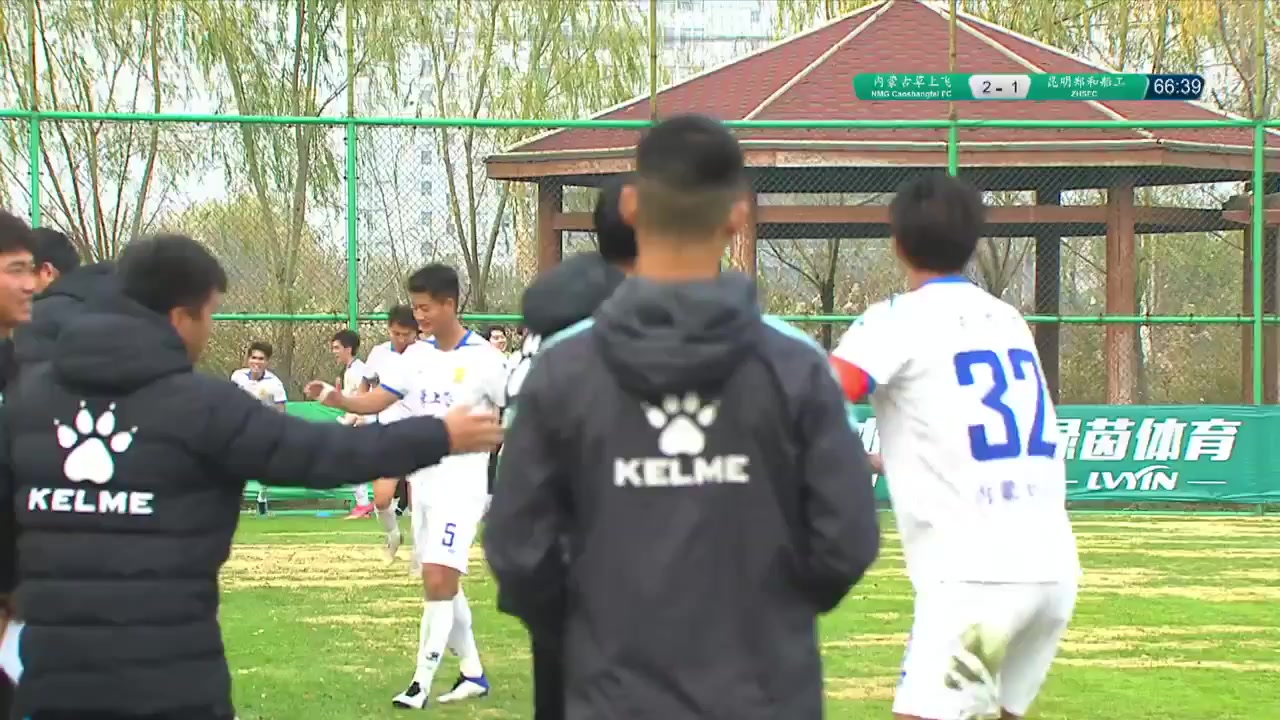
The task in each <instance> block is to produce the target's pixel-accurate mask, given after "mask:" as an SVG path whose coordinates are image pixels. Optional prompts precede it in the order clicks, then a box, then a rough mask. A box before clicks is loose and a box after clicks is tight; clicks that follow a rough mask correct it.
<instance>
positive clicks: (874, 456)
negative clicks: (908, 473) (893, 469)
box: [867, 453, 884, 475]
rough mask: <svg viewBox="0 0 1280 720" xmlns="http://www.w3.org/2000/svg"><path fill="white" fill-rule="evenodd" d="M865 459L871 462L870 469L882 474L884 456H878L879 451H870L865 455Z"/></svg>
mask: <svg viewBox="0 0 1280 720" xmlns="http://www.w3.org/2000/svg"><path fill="white" fill-rule="evenodd" d="M867 461H868V462H870V463H871V469H872V470H875V471H876V472H877V473H879V474H881V475H883V474H884V458H882V457H880V453H870V454H868V455H867Z"/></svg>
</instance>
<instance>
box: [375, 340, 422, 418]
mask: <svg viewBox="0 0 1280 720" xmlns="http://www.w3.org/2000/svg"><path fill="white" fill-rule="evenodd" d="M417 344H418V343H416V342H415V343H412V344H410V345H409V347H407V348H405V352H406V353H407V352H408V351H409V350H411V349H412V348H413V347H414V346H415V345H417ZM403 362H404V355H403V354H401V353H398V352H396V349H395V346H394V345H392V344H391V341H390V340H388V341H386V342H384V343H382V344H381V345H376V346H374V348H373V349H372V350H370V351H369V359H368V360H367V361H366V362H365V369H366V378H367V379H368V380H370V381H371V382H372V381H373V380H377V381H378V382H379V384H384V383H382V379H383V378H391V379H392V381H393V382H396V379H397V378H400V377H401V375H402V373H401V372H400V365H401V364H402V363H403ZM393 392H394V390H393ZM397 395H399V396H400V397H401V398H403V397H404V395H403V394H402V393H397ZM412 414H413V413H412V412H411V411H410V408H409V406H408V405H407V404H406V403H405V401H404V400H403V399H401V400H400V401H398V402H397V403H395V404H394V405H392V406H391V407H389V408H387V409H386V410H383V411H382V412H380V413H378V415H377V420H378V422H380V423H389V422H395V421H396V420H400V419H402V418H407V417H409V416H411V415H412Z"/></svg>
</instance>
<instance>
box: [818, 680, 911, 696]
mask: <svg viewBox="0 0 1280 720" xmlns="http://www.w3.org/2000/svg"><path fill="white" fill-rule="evenodd" d="M897 686H898V679H897V678H896V677H829V678H827V681H826V683H825V686H824V687H825V691H826V696H827V697H829V698H834V699H836V700H892V699H893V691H894V689H895V688H897Z"/></svg>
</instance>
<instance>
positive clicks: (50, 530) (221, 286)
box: [0, 235, 501, 720]
mask: <svg viewBox="0 0 1280 720" xmlns="http://www.w3.org/2000/svg"><path fill="white" fill-rule="evenodd" d="M118 274H119V282H120V285H121V290H122V295H121V296H120V297H119V298H116V299H113V300H111V301H108V302H104V303H102V304H101V305H100V306H98V307H94V308H92V309H91V310H87V311H86V312H84V313H83V314H82V315H81V316H80V317H78V318H75V319H74V320H73V321H72V322H71V323H70V324H69V325H68V326H67V328H66V332H64V333H62V335H61V336H59V339H58V342H57V346H56V348H55V351H54V358H53V361H52V362H50V363H45V364H40V365H36V366H33V367H31V368H24V370H23V372H22V373H21V374H20V376H19V377H18V380H17V382H16V384H15V387H14V388H13V389H12V390H11V393H10V404H11V405H10V408H9V410H10V411H11V412H8V413H6V414H5V415H4V421H5V422H4V423H3V429H4V431H5V434H4V436H3V438H2V442H0V449H3V450H4V453H3V458H4V459H5V460H6V462H4V463H3V464H2V465H0V470H2V471H3V473H4V475H3V476H4V477H5V478H6V479H7V481H8V482H9V483H11V487H13V488H16V493H11V494H10V496H15V495H16V497H18V498H21V503H20V505H19V507H18V509H17V517H18V520H19V523H20V526H21V533H20V535H19V553H20V555H22V556H24V557H32V558H39V559H40V561H39V563H38V565H37V564H35V563H33V564H32V565H29V566H24V567H22V568H21V576H20V578H19V583H18V586H17V609H18V611H19V613H20V614H21V616H22V617H23V618H24V619H25V620H26V623H27V625H26V627H25V629H24V631H23V635H22V659H23V662H24V664H25V668H24V674H23V676H22V682H21V684H20V685H19V686H18V691H17V696H18V701H17V710H18V711H19V712H21V713H23V714H24V716H25V717H30V718H31V720H71V719H72V718H74V719H75V720H107V719H110V720H128V719H129V718H146V719H147V720H230V719H231V718H232V717H233V716H234V711H233V708H232V702H231V674H230V671H229V669H228V667H227V661H226V655H225V652H224V649H223V642H222V637H221V632H220V629H219V626H218V599H219V598H218V595H219V593H218V572H219V569H220V568H221V567H222V564H223V563H224V562H225V561H226V559H227V556H228V555H229V553H230V551H231V542H232V537H233V535H234V533H235V529H236V524H237V523H238V521H239V518H240V495H241V493H242V492H243V490H244V485H245V482H246V479H247V478H262V479H263V480H264V481H267V482H275V483H278V484H296V485H298V486H301V487H311V488H317V489H327V488H333V487H337V486H339V485H343V484H346V483H349V482H350V481H351V480H353V479H368V478H374V477H378V476H380V475H398V474H401V473H407V472H410V471H412V470H414V469H416V468H421V467H426V466H430V465H434V464H436V463H438V462H440V461H441V460H443V459H444V458H445V457H446V456H447V455H448V454H449V453H450V452H467V451H484V450H487V449H488V448H491V447H493V446H494V445H495V444H496V443H497V442H498V440H500V438H501V431H500V428H499V426H498V423H497V418H496V415H495V414H493V413H482V414H473V413H472V412H471V411H470V409H468V408H461V409H459V410H458V411H455V412H453V413H451V414H450V415H448V416H446V417H445V418H444V419H443V420H441V419H439V418H414V419H411V420H406V421H404V422H401V423H396V424H393V425H370V426H367V427H359V428H348V427H343V426H341V425H338V424H337V423H313V422H308V421H306V420H301V419H298V418H293V417H290V416H288V415H285V414H284V413H280V412H276V411H275V410H273V409H270V408H268V407H264V406H263V405H262V404H261V403H259V402H257V401H256V400H254V399H253V398H251V397H248V396H247V395H246V394H245V393H244V392H243V391H241V390H239V389H237V388H236V387H235V386H234V385H232V384H231V383H228V382H227V381H225V380H219V379H217V378H213V377H209V376H207V375H204V374H201V373H198V372H196V371H195V369H194V364H195V363H196V362H197V361H198V360H199V358H200V356H201V354H202V353H203V351H204V349H205V346H206V345H207V343H208V339H209V333H210V331H211V328H212V323H213V318H212V316H213V313H214V311H215V310H216V309H217V307H218V304H219V302H220V300H221V298H222V295H223V293H224V292H225V291H226V288H227V278H226V274H225V272H224V271H223V269H222V267H221V265H219V263H218V261H217V260H216V259H215V258H214V257H213V256H212V255H211V254H209V251H208V250H206V249H205V248H204V247H203V246H201V245H200V244H199V243H197V242H195V241H194V240H191V239H190V238H187V237H184V236H177V235H165V236H158V237H154V238H147V239H141V240H135V241H133V242H131V243H130V244H129V245H128V246H126V248H125V249H124V252H123V253H121V255H120V259H119V266H118ZM86 559H91V561H89V562H86Z"/></svg>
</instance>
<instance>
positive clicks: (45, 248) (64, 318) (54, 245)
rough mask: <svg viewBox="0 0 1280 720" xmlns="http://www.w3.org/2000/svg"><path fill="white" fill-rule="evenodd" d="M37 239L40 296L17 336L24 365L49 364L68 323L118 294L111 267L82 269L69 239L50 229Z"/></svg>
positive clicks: (104, 264)
mask: <svg viewBox="0 0 1280 720" xmlns="http://www.w3.org/2000/svg"><path fill="white" fill-rule="evenodd" d="M35 235H36V238H37V251H36V254H35V263H36V268H37V270H36V276H37V278H38V283H39V287H38V289H37V292H38V294H37V295H36V297H35V300H34V302H33V303H32V306H31V322H29V323H27V324H26V325H23V326H22V327H20V328H18V330H17V331H16V332H15V333H14V344H15V346H16V350H17V354H18V362H19V363H20V364H24V365H25V364H27V363H31V362H40V361H44V360H49V359H50V355H51V353H52V352H53V344H54V341H56V340H57V339H58V333H59V332H61V330H62V328H63V327H64V326H65V325H66V324H67V322H68V321H69V320H70V319H71V318H73V317H75V316H76V315H77V314H78V313H79V312H80V310H81V309H82V308H83V307H84V306H85V305H86V303H92V302H94V301H96V300H97V299H100V298H105V297H107V296H108V295H109V294H111V293H113V292H115V291H116V287H115V276H114V266H113V264H112V263H109V262H101V263H94V264H92V265H83V266H82V265H80V258H79V256H77V255H76V249H75V246H74V245H72V244H71V241H70V240H69V239H67V236H66V235H63V234H62V233H60V232H57V231H55V230H49V229H47V228H40V229H39V230H36V231H35Z"/></svg>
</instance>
